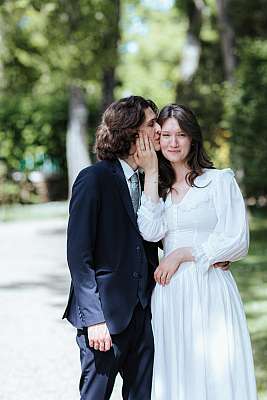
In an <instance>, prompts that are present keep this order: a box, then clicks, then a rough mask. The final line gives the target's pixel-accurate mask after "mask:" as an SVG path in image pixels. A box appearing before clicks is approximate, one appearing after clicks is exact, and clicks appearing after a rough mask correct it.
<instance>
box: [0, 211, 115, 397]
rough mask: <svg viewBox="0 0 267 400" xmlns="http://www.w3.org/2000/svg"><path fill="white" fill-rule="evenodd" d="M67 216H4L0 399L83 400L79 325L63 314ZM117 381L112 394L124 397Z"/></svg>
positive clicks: (0, 238)
mask: <svg viewBox="0 0 267 400" xmlns="http://www.w3.org/2000/svg"><path fill="white" fill-rule="evenodd" d="M65 243H66V221H65V220H64V219H57V218H54V219H49V220H38V221H36V220H35V221H24V222H9V223H1V222H0V268H1V278H0V399H1V400H36V399H38V400H76V399H77V400H78V399H79V393H78V381H79V375H80V364H79V352H78V347H77V345H76V343H75V329H74V328H73V327H72V326H71V325H70V324H69V323H67V322H66V321H65V320H64V321H62V320H61V315H62V313H63V310H64V307H65V304H66V300H67V293H68V288H69V273H68V269H67V266H66V258H65V253H66V252H65V247H66V245H65ZM119 393H120V381H119V380H118V381H117V384H116V386H115V389H114V392H113V395H112V400H120V399H121V396H120V394H119Z"/></svg>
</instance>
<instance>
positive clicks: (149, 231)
mask: <svg viewBox="0 0 267 400" xmlns="http://www.w3.org/2000/svg"><path fill="white" fill-rule="evenodd" d="M137 223H138V227H139V230H140V233H141V235H142V237H143V238H144V239H145V240H147V241H149V242H158V241H159V240H161V239H163V237H164V236H165V233H166V232H167V225H166V220H165V217H164V202H163V200H162V199H160V200H159V202H157V203H154V202H153V201H152V200H151V199H150V198H149V197H148V196H146V195H145V194H144V193H143V194H142V197H141V206H140V208H139V210H138V217H137Z"/></svg>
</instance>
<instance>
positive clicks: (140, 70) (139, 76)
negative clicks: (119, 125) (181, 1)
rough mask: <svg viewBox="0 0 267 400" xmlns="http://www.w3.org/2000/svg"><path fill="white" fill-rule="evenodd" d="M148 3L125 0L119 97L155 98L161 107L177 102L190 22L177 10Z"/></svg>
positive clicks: (117, 93) (118, 72)
mask: <svg viewBox="0 0 267 400" xmlns="http://www.w3.org/2000/svg"><path fill="white" fill-rule="evenodd" d="M129 3H130V4H129ZM146 3H148V2H137V4H133V2H128V1H126V2H124V5H123V9H122V20H123V25H122V32H123V36H122V43H121V47H120V65H119V67H118V70H117V74H118V78H119V80H120V82H121V85H120V86H119V87H118V88H117V90H116V97H117V98H119V97H123V96H125V95H129V94H133V93H134V94H136V95H141V96H144V97H146V98H152V99H153V100H154V101H155V102H156V103H157V104H158V105H159V106H160V107H161V106H163V105H165V104H167V103H170V102H173V101H174V98H175V86H176V81H177V76H178V64H179V54H180V52H181V48H182V46H183V40H184V35H185V31H186V23H185V21H184V19H183V18H182V17H181V15H180V14H179V11H178V10H177V9H174V8H171V9H168V8H166V9H163V10H160V11H159V10H157V9H155V8H154V6H153V7H152V5H151V6H148V5H147V4H146Z"/></svg>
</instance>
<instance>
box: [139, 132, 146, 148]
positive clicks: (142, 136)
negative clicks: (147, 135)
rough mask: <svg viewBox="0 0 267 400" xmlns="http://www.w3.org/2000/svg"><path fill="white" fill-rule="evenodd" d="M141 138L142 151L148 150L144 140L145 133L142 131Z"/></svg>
mask: <svg viewBox="0 0 267 400" xmlns="http://www.w3.org/2000/svg"><path fill="white" fill-rule="evenodd" d="M139 139H140V149H141V150H142V151H146V144H145V140H144V134H143V133H142V132H139Z"/></svg>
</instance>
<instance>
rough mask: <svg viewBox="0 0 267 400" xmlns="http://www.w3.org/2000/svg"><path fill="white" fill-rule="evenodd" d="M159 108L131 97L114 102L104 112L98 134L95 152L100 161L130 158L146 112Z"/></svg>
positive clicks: (152, 103)
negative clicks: (132, 146)
mask: <svg viewBox="0 0 267 400" xmlns="http://www.w3.org/2000/svg"><path fill="white" fill-rule="evenodd" d="M149 107H150V108H151V109H152V110H153V111H154V112H155V114H156V116H157V114H158V108H157V106H156V104H155V103H154V102H153V101H152V100H146V99H144V98H143V97H141V96H130V97H125V98H123V99H120V100H118V101H115V102H113V103H112V104H111V105H110V106H109V107H108V108H107V109H106V111H105V112H104V114H103V117H102V121H101V124H100V126H99V127H98V129H97V132H96V144H95V150H96V154H97V158H98V159H99V160H115V159H117V158H122V159H123V158H126V157H128V156H129V153H130V149H131V145H132V144H133V143H135V141H136V137H137V135H138V128H139V127H140V126H141V125H142V123H143V122H144V120H145V110H146V109H147V108H149Z"/></svg>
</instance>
